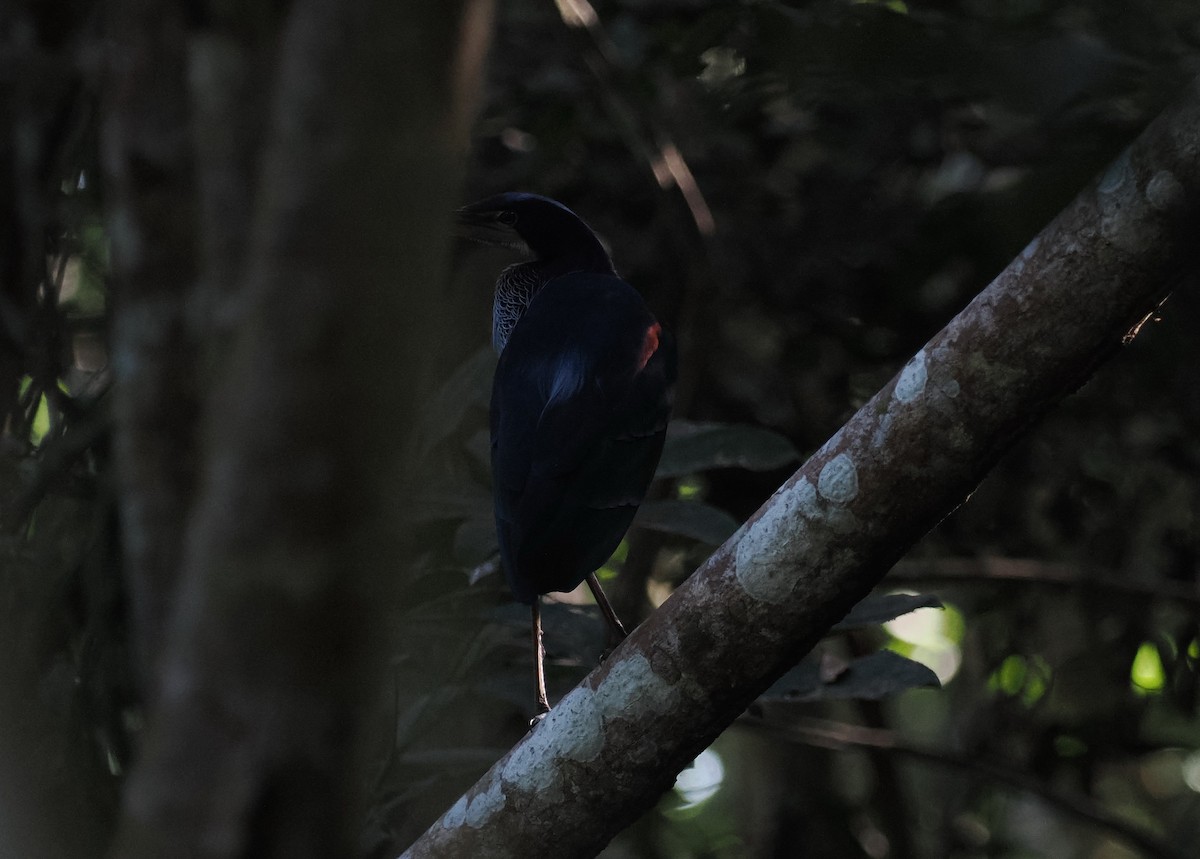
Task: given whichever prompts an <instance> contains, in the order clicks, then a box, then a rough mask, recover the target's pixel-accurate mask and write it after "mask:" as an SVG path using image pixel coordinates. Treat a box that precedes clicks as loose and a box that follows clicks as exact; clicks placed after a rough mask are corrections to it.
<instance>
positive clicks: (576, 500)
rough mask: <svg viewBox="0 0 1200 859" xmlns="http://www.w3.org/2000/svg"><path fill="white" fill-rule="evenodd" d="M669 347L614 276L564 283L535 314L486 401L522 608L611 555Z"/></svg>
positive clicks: (646, 469)
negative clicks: (527, 599) (526, 599)
mask: <svg viewBox="0 0 1200 859" xmlns="http://www.w3.org/2000/svg"><path fill="white" fill-rule="evenodd" d="M673 382H674V355H673V344H672V343H671V342H670V340H669V338H667V337H666V336H665V335H664V333H663V332H662V329H661V327H660V326H659V325H658V323H657V322H655V320H654V318H653V316H652V315H651V314H650V313H649V311H648V310H646V308H645V305H644V304H643V303H642V300H641V298H640V296H638V295H637V293H636V292H634V290H633V289H632V287H629V286H628V285H627V284H625V283H624V282H623V281H620V280H619V279H617V278H615V277H606V276H597V275H571V276H568V277H565V278H560V279H558V280H556V281H552V282H551V283H550V284H548V285H547V287H545V288H544V289H543V291H542V293H539V296H538V297H537V298H536V299H535V300H534V302H532V303H531V305H530V308H529V311H527V313H526V316H525V317H524V318H523V319H522V321H521V323H520V324H519V325H518V327H517V328H516V329H515V330H514V332H513V336H512V338H511V339H510V341H509V344H508V348H507V349H506V350H505V353H504V354H503V355H502V356H501V360H500V365H499V367H498V369H497V372H496V380H495V384H494V387H493V397H492V444H493V449H492V462H493V474H494V480H495V482H496V519H497V526H498V529H499V534H500V542H501V550H502V556H503V562H504V564H505V568H506V570H507V571H508V573H509V578H510V582H512V584H513V588H514V591H516V592H517V593H518V597H521V596H522V588H525V589H526V590H525V594H526V595H528V587H529V586H531V585H529V580H532V586H536V587H537V588H538V589H539V590H538V592H544V591H545V590H561V589H564V588H569V587H573V586H574V585H575V584H578V582H579V581H580V580H582V578H583V577H584V576H586V575H587V574H588V573H590V572H592V571H593V570H594V569H596V568H597V567H599V566H600V565H601V564H602V563H603V562H604V561H605V560H606V559H607V557H608V555H609V554H611V552H612V551H613V550H614V549H615V548H616V545H617V543H619V541H620V539H621V536H622V535H623V534H624V532H625V530H626V528H627V527H628V525H629V521H630V520H631V519H632V517H633V513H634V512H635V511H636V509H637V506H638V504H639V503H640V502H641V500H642V498H643V496H644V495H645V492H646V487H647V485H648V484H649V482H650V480H651V478H652V477H653V474H654V469H655V466H656V464H657V462H658V457H659V454H660V453H661V450H662V442H663V436H664V433H665V429H666V423H667V418H668V416H669V412H670V393H671V386H672V384H673Z"/></svg>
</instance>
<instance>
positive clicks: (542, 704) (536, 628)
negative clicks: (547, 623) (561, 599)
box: [529, 596, 550, 727]
mask: <svg viewBox="0 0 1200 859" xmlns="http://www.w3.org/2000/svg"><path fill="white" fill-rule="evenodd" d="M545 662H546V648H545V646H544V645H543V644H542V598H541V597H539V596H535V597H534V598H533V663H534V676H535V679H536V682H537V714H536V715H534V717H533V718H532V719H530V720H529V726H530V727H533V726H534V725H536V724H537V723H538V722H540V721H541V720H542V719H544V718H545V717H546V714H547V713H549V712H550V702H549V701H547V700H546V666H545Z"/></svg>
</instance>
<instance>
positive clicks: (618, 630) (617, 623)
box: [585, 573, 629, 656]
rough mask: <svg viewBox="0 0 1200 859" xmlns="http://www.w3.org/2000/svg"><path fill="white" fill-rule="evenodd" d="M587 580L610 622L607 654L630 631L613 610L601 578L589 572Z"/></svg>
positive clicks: (605, 617)
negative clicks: (602, 586)
mask: <svg viewBox="0 0 1200 859" xmlns="http://www.w3.org/2000/svg"><path fill="white" fill-rule="evenodd" d="M585 581H586V582H587V584H588V587H589V588H591V591H592V596H594V597H595V598H596V605H598V606H600V613H601V614H603V615H604V619H605V620H606V621H607V622H608V649H607V650H606V651H605V654H604V655H605V656H607V655H608V653H609V652H611V651H612V649H613V648H614V647H616V646H617V645H618V644H620V643H621V642H622V641H624V640H625V636H627V635H628V634H629V633H627V632H626V631H625V627H624V626H623V625H622V623H621V619H620V618H619V617H617V613H616V612H615V611H613V607H612V605H611V604H610V603H609V601H608V597H606V596H605V595H604V589H603V588H601V587H600V580H599V579H598V578H596V574H595V573H589V574H588V577H587V579H585Z"/></svg>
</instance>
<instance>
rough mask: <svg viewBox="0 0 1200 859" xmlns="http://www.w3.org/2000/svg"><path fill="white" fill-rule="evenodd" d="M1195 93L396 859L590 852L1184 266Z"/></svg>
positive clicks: (970, 484)
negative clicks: (401, 856) (400, 857)
mask: <svg viewBox="0 0 1200 859" xmlns="http://www.w3.org/2000/svg"><path fill="white" fill-rule="evenodd" d="M1198 211H1200V84H1196V85H1193V86H1192V87H1191V88H1190V89H1189V91H1188V93H1187V95H1186V98H1185V99H1184V100H1183V101H1182V102H1181V103H1180V104H1179V105H1178V106H1176V107H1175V108H1173V109H1171V110H1169V111H1167V112H1166V113H1165V114H1164V115H1163V116H1161V117H1160V118H1159V119H1158V120H1156V121H1155V122H1154V123H1153V124H1152V125H1151V126H1150V127H1149V128H1148V129H1147V130H1146V131H1145V132H1144V133H1143V134H1142V136H1141V137H1140V138H1139V139H1138V140H1137V141H1136V142H1135V143H1134V144H1133V145H1132V146H1131V147H1130V148H1129V149H1128V150H1127V151H1125V152H1124V153H1122V154H1121V155H1120V156H1119V157H1118V158H1117V159H1116V161H1114V162H1113V164H1112V165H1111V166H1110V167H1109V169H1108V170H1107V171H1106V172H1105V173H1104V175H1103V176H1101V177H1100V178H1099V179H1098V180H1097V181H1096V182H1095V183H1094V184H1093V185H1092V186H1091V187H1089V188H1087V189H1086V190H1084V191H1083V192H1082V193H1081V194H1080V195H1079V196H1078V197H1077V198H1076V199H1075V200H1074V202H1072V203H1071V205H1069V206H1068V207H1067V208H1066V209H1065V210H1064V211H1063V212H1062V213H1061V214H1060V215H1059V216H1058V217H1057V218H1056V219H1055V220H1054V221H1053V222H1052V223H1051V224H1050V225H1049V226H1047V227H1046V228H1045V229H1044V230H1043V231H1042V232H1041V233H1040V234H1039V235H1038V236H1037V237H1036V238H1034V239H1033V241H1031V242H1030V243H1029V245H1028V246H1027V247H1026V248H1025V250H1024V251H1023V252H1022V253H1021V254H1020V255H1019V256H1018V257H1017V258H1016V259H1015V260H1013V261H1012V263H1010V264H1009V266H1008V267H1007V268H1006V269H1005V270H1004V271H1003V272H1002V273H1001V274H1000V275H999V276H998V277H997V278H996V279H995V281H993V282H992V284H991V285H990V286H988V287H987V289H985V290H984V291H983V292H982V293H981V294H980V295H979V296H978V297H977V298H976V299H975V300H974V301H973V302H972V303H971V304H970V305H969V306H968V307H967V308H966V309H965V310H964V311H963V312H962V313H960V314H959V315H958V316H957V317H956V318H955V319H954V320H952V321H951V322H950V324H949V325H947V326H946V328H944V329H943V330H942V331H941V332H940V333H938V334H937V335H936V336H935V337H934V338H933V339H932V340H930V341H929V343H927V344H926V345H925V347H924V348H923V349H922V350H920V351H919V352H918V353H917V354H916V355H915V356H914V357H913V358H912V359H911V360H910V361H909V362H908V363H907V364H906V365H905V366H904V368H903V369H902V370H901V371H900V372H899V373H898V374H897V376H896V377H895V378H894V379H893V380H892V381H891V382H889V383H888V384H887V385H886V386H885V387H884V388H883V389H882V390H881V391H880V392H879V393H878V394H876V395H875V397H874V398H872V399H871V400H870V402H868V403H867V404H866V405H865V406H863V407H862V408H861V409H860V410H859V411H858V413H857V414H856V415H855V416H854V417H853V418H852V419H851V420H850V421H849V422H848V423H847V424H846V425H845V426H843V427H842V429H841V430H839V431H838V432H837V434H836V435H834V436H833V438H831V439H830V440H829V441H828V442H826V444H825V445H824V446H823V447H822V448H821V449H820V450H819V451H818V452H817V453H816V454H814V455H813V456H812V458H811V459H809V460H808V462H806V463H805V464H804V465H803V466H802V467H801V468H800V469H799V470H798V471H797V472H796V474H795V475H793V476H792V477H791V478H790V479H789V480H788V481H787V483H785V484H784V485H783V486H782V487H781V488H780V489H779V490H778V492H776V494H775V495H774V496H773V497H772V498H771V499H770V500H769V501H768V502H767V503H766V504H765V505H764V506H763V507H762V508H761V509H760V510H759V511H758V512H757V513H755V514H754V515H753V516H752V517H751V518H750V519H749V521H747V522H746V524H745V525H744V526H743V527H742V528H741V530H740V531H739V532H738V533H737V534H735V535H734V536H733V537H732V538H731V539H730V540H729V541H728V542H727V543H726V544H725V545H724V546H723V547H722V548H720V549H719V550H718V551H717V552H716V553H715V554H713V556H712V557H711V558H710V559H709V560H708V562H707V563H705V564H704V566H702V567H701V568H700V570H698V571H697V572H696V573H695V574H694V575H693V576H692V577H691V578H689V579H688V580H687V581H686V582H685V583H684V584H683V585H682V586H681V587H680V588H679V589H678V590H677V591H676V592H675V594H674V595H673V596H672V597H671V598H670V599H669V600H668V601H667V602H666V603H665V604H664V605H663V606H662V607H661V608H660V609H659V610H658V611H657V612H656V613H655V614H654V615H653V616H652V617H651V618H650V619H649V620H648V621H646V622H645V623H644V624H642V626H640V627H639V628H638V629H637V630H636V631H635V632H634V633H633V634H632V635H631V636H630V637H629V638H628V639H627V640H626V641H625V643H624V644H623V645H622V646H621V647H620V648H618V649H617V650H616V651H615V652H614V653H613V654H612V656H610V657H609V659H608V660H606V661H605V662H604V663H603V664H602V665H601V666H600V667H599V668H597V669H596V670H595V671H593V672H592V673H591V674H590V675H588V677H587V678H585V679H584V680H583V681H582V682H581V683H580V685H579V686H577V687H576V688H575V689H574V690H573V691H572V692H570V693H569V694H568V695H567V696H566V697H565V698H564V699H563V700H562V701H561V702H560V703H559V704H558V705H557V706H556V707H555V708H554V709H553V710H551V712H550V715H549V716H548V717H547V719H546V720H545V721H544V722H543V723H542V724H541V725H540V726H539V727H538V728H536V729H535V730H534V731H533V732H532V733H531V734H530V735H528V736H527V737H526V738H525V739H524V740H523V741H522V742H520V743H519V744H517V746H516V747H514V748H513V749H512V750H511V751H510V752H509V753H508V754H507V755H505V756H504V757H503V758H501V759H500V760H499V761H498V762H497V763H496V764H495V765H494V766H493V767H492V769H491V770H490V771H489V772H488V773H486V774H485V775H484V776H483V777H482V778H481V779H480V780H479V781H478V782H477V783H476V785H475V786H474V787H472V788H471V789H470V790H469V791H468V792H467V793H466V794H465V795H464V796H463V797H461V798H460V799H459V801H458V802H457V803H456V804H455V805H454V806H453V807H452V808H451V809H450V810H449V811H447V812H446V813H445V815H443V817H442V818H441V819H440V820H438V821H437V822H436V823H434V824H433V826H431V827H430V828H429V830H428V831H427V832H426V833H425V835H423V836H422V837H421V838H420V839H418V840H417V841H416V842H415V843H414V844H413V845H412V846H411V847H410V848H409V850H408V851H407V852H406V853H405V854H404V856H405V857H411V859H418V857H420V859H425V857H437V856H447V857H460V856H473V857H493V856H496V857H499V856H521V857H538V856H546V857H568V856H590V855H594V854H595V853H597V852H598V851H599V850H600V849H601V848H602V847H603V846H604V845H605V844H606V843H607V842H608V841H609V840H610V839H611V838H612V837H613V835H614V834H616V833H617V832H619V831H620V830H621V829H622V828H623V827H625V826H626V825H628V824H629V823H630V822H632V821H633V820H634V819H636V817H637V816H638V815H640V814H641V813H643V812H644V811H645V810H646V809H647V808H649V807H650V806H651V805H653V803H654V802H655V801H656V800H657V798H658V797H659V795H660V794H661V793H663V791H665V790H666V789H668V788H669V787H670V786H671V784H672V783H673V780H674V777H675V775H676V773H677V772H678V771H679V770H680V769H681V768H682V767H684V766H685V765H686V764H687V763H688V762H689V761H690V760H691V759H692V758H693V757H695V755H696V754H697V753H698V752H699V751H701V750H702V749H703V748H705V747H706V746H707V745H709V744H710V743H711V742H712V741H713V740H714V739H715V738H716V737H717V736H718V734H719V733H720V732H721V731H722V730H723V729H724V728H725V727H726V726H728V725H729V724H730V723H732V722H733V720H734V719H736V718H737V717H738V715H739V714H740V713H741V712H742V711H743V710H744V708H745V707H746V706H747V705H748V704H749V703H750V702H751V701H752V700H753V699H754V698H755V697H756V696H757V695H758V694H759V693H761V692H762V691H763V690H764V689H765V688H766V687H767V686H769V685H770V683H771V682H773V681H774V679H776V678H777V677H779V676H780V675H781V674H782V673H783V672H784V671H785V670H787V668H789V667H790V666H791V665H793V664H795V662H796V661H797V660H798V659H799V658H800V657H801V656H802V655H803V654H804V653H806V652H807V651H808V650H810V649H811V648H812V646H813V645H814V644H815V643H816V642H817V641H818V640H819V639H820V638H821V637H822V636H823V635H824V634H825V633H826V632H827V631H828V630H829V629H830V627H831V626H832V625H833V624H834V623H835V622H836V621H837V620H838V619H839V618H841V617H842V616H843V615H844V614H845V613H846V611H847V610H848V609H849V608H850V607H851V606H852V605H854V603H856V602H857V601H858V600H860V599H861V598H862V597H863V596H865V595H866V594H867V593H868V592H869V591H870V590H871V589H872V588H873V587H874V586H875V585H876V584H878V583H879V581H880V580H881V579H882V578H883V576H884V575H885V574H886V573H887V571H888V569H889V568H890V567H891V566H892V565H893V564H894V563H895V562H896V561H897V560H898V559H899V558H900V557H901V556H902V555H903V554H904V552H905V551H906V550H907V549H908V548H909V547H910V546H911V545H913V543H914V542H915V541H917V540H918V539H919V538H920V537H921V536H922V535H923V534H924V533H925V532H926V531H927V530H928V529H929V528H930V527H931V526H933V525H934V524H935V523H936V522H937V521H938V520H939V519H941V518H942V517H944V516H946V515H947V514H948V513H949V512H950V511H952V510H953V509H954V508H955V507H956V506H957V505H958V504H960V503H962V501H963V500H964V499H965V498H966V497H967V495H968V494H969V493H970V492H971V490H972V489H973V488H974V487H975V486H976V485H977V484H978V482H979V480H980V479H981V478H982V477H983V475H984V474H985V473H986V472H987V471H988V469H989V468H990V467H991V465H992V464H993V463H994V462H995V461H996V459H997V458H998V457H999V456H1001V454H1002V453H1003V452H1004V451H1005V449H1007V448H1008V447H1009V446H1010V445H1011V444H1012V443H1013V442H1014V441H1015V440H1016V439H1017V438H1019V437H1020V436H1021V435H1022V434H1023V433H1024V432H1026V431H1027V430H1028V429H1029V427H1030V426H1031V425H1032V424H1033V423H1034V422H1035V421H1036V420H1037V419H1038V418H1039V417H1041V416H1042V415H1043V414H1045V413H1046V412H1047V411H1048V410H1049V409H1050V408H1052V407H1053V406H1054V404H1055V403H1056V402H1058V401H1059V400H1060V399H1062V398H1063V397H1065V396H1066V395H1068V394H1069V393H1071V392H1072V391H1074V390H1075V389H1076V388H1078V386H1079V385H1081V384H1082V383H1083V382H1084V381H1085V380H1086V379H1087V378H1088V376H1089V375H1090V374H1091V373H1092V372H1093V371H1094V370H1095V368H1096V367H1097V365H1098V364H1099V363H1100V362H1101V361H1102V360H1104V359H1105V358H1107V357H1109V356H1111V355H1112V354H1113V353H1114V352H1116V351H1117V350H1118V349H1119V348H1120V346H1121V344H1122V343H1123V342H1126V341H1127V339H1128V338H1129V337H1130V336H1132V333H1134V332H1135V331H1136V328H1137V326H1138V323H1139V322H1140V321H1141V320H1142V319H1144V318H1145V317H1146V315H1147V314H1149V313H1151V312H1153V311H1154V309H1155V308H1156V307H1157V306H1158V305H1159V303H1160V302H1161V301H1162V299H1163V298H1164V296H1165V295H1166V294H1167V292H1168V291H1169V289H1170V287H1171V284H1172V283H1173V282H1174V281H1175V280H1176V279H1177V277H1178V276H1179V275H1180V274H1181V273H1183V272H1188V271H1194V269H1195V266H1196V262H1197V253H1198V252H1200V243H1198V242H1197V241H1196V227H1197V214H1198Z"/></svg>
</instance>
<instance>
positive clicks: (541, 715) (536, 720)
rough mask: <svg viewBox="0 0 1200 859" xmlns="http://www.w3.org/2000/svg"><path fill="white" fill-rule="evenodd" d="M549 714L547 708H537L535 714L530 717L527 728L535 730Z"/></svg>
mask: <svg viewBox="0 0 1200 859" xmlns="http://www.w3.org/2000/svg"><path fill="white" fill-rule="evenodd" d="M549 715H550V711H549V710H539V711H538V712H537V714H536V715H535V716H534V717H533V718H532V719H530V720H529V730H530V731H533V730H535V729H536V728H537V726H538V725H540V724H542V722H544V721H545V719H546V717H547V716H549Z"/></svg>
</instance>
